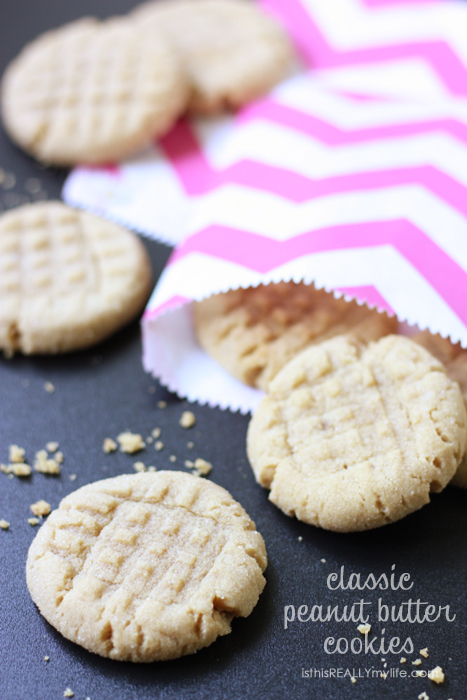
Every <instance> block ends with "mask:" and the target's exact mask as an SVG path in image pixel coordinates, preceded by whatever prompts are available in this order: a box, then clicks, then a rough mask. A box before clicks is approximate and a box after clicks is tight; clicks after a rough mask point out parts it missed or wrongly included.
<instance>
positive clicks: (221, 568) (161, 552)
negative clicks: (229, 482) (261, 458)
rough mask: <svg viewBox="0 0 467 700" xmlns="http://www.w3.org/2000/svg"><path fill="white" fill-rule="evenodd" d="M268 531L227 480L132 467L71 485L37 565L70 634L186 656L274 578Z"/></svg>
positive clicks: (103, 648) (39, 593) (30, 571)
mask: <svg viewBox="0 0 467 700" xmlns="http://www.w3.org/2000/svg"><path fill="white" fill-rule="evenodd" d="M266 563H267V560H266V550H265V547H264V542H263V538H262V537H261V535H260V534H259V533H258V532H256V530H255V525H254V523H253V522H252V521H251V520H250V518H249V517H248V515H247V514H246V513H245V511H244V510H243V508H242V507H241V506H240V505H239V504H238V503H237V502H236V501H234V500H233V498H232V497H231V496H230V494H229V493H228V492H227V491H225V490H224V489H223V488H221V487H220V486H217V485H216V484H213V483H212V482H209V481H206V480H203V479H201V478H199V477H195V476H191V475H190V474H184V473H182V472H156V473H143V474H135V475H131V476H129V475H124V476H119V477H116V478H114V479H106V480H105V481H98V482H96V483H94V484H90V485H88V486H85V487H83V488H81V489H79V490H78V491H75V492H74V493H72V494H70V495H69V496H67V497H66V498H64V499H63V501H62V502H61V503H60V506H59V508H58V510H56V511H54V512H53V513H52V514H51V515H50V516H49V518H48V520H47V522H46V523H45V525H43V526H42V528H41V529H40V531H39V533H38V535H37V536H36V538H35V540H34V541H33V543H32V545H31V548H30V550H29V555H28V561H27V567H26V575H27V583H28V587H29V590H30V593H31V596H32V598H33V600H34V602H35V603H36V604H37V606H38V607H39V610H40V612H41V613H42V614H43V615H44V617H45V618H46V619H47V620H48V621H49V622H50V623H51V624H52V625H53V626H54V627H56V628H57V629H58V630H59V632H61V633H62V634H63V635H64V636H65V637H67V638H68V639H71V640H72V641H74V642H77V643H78V644H81V645H82V646H84V647H85V648H86V649H89V650H90V651H93V652H95V653H97V654H101V655H102V656H108V657H110V658H112V659H119V660H127V661H156V660H166V659H174V658H177V657H179V656H183V655H185V654H191V653H192V652H194V651H197V650H198V649H201V648H203V647H206V646H208V645H209V644H211V643H212V642H213V641H214V640H215V639H216V638H217V637H218V636H220V635H225V634H228V633H229V632H230V631H231V630H230V623H231V621H232V618H233V617H235V616H241V617H246V616H247V615H249V614H250V613H251V611H252V610H253V608H254V606H255V605H256V603H257V601H258V597H259V595H260V593H261V591H262V590H263V587H264V584H265V580H264V577H263V573H262V572H263V571H264V569H265V568H266Z"/></svg>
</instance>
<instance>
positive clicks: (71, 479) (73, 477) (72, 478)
mask: <svg viewBox="0 0 467 700" xmlns="http://www.w3.org/2000/svg"><path fill="white" fill-rule="evenodd" d="M68 478H69V480H70V481H76V474H70V476H69V477H68Z"/></svg>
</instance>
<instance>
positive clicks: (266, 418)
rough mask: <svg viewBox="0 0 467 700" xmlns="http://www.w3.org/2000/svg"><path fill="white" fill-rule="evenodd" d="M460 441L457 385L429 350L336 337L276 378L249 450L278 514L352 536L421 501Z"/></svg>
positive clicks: (453, 465) (444, 472) (461, 446)
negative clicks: (279, 510) (280, 511)
mask: <svg viewBox="0 0 467 700" xmlns="http://www.w3.org/2000/svg"><path fill="white" fill-rule="evenodd" d="M466 441H467V417H466V412H465V406H464V402H463V399H462V396H461V393H460V391H459V387H458V385H457V384H456V383H455V382H453V381H452V380H451V379H449V377H448V376H447V375H446V372H445V371H444V368H443V366H442V365H441V363H440V362H439V361H438V360H436V359H435V358H434V357H433V356H432V355H431V354H430V353H428V352H427V351H426V350H425V349H424V348H422V347H420V346H419V345H417V344H416V343H414V342H412V341H411V340H409V339H407V338H403V337H401V336H387V337H386V338H382V339H381V340H379V341H378V342H375V343H371V344H370V345H369V346H367V347H361V346H359V345H358V344H357V343H356V342H355V341H352V340H350V339H348V338H345V337H341V336H340V337H336V338H333V339H331V340H328V341H325V342H324V343H321V344H319V345H315V346H312V347H310V348H308V349H307V350H305V351H303V352H302V353H301V354H300V355H298V356H297V357H296V358H294V359H293V360H292V361H291V362H289V364H288V365H286V366H285V367H284V368H283V369H282V370H281V372H279V374H278V375H277V376H276V378H275V379H274V380H273V381H272V382H271V383H270V385H269V394H268V395H267V396H266V397H265V398H264V399H263V401H262V402H261V404H260V406H259V407H258V409H257V411H256V413H255V415H254V416H253V418H252V420H251V423H250V426H249V429H248V440H247V448H248V456H249V459H250V462H251V466H252V468H253V471H254V473H255V477H256V480H257V481H258V482H259V483H260V484H261V485H262V486H265V487H266V488H268V489H270V490H271V492H270V495H269V498H270V500H271V501H272V502H273V503H275V504H276V505H277V506H278V507H279V508H280V509H281V510H283V511H284V513H286V514H287V515H291V516H293V515H295V516H296V517H297V518H298V519H299V520H303V521H304V522H307V523H310V524H312V525H317V526H319V527H323V528H326V529H329V530H336V531H340V532H350V531H354V530H367V529H370V528H374V527H379V526H381V525H385V524H386V523H391V522H394V521H395V520H399V519H400V518H403V517H404V516H405V515H408V514H409V513H412V512H413V511H415V510H417V509H418V508H421V507H422V506H423V505H425V504H426V503H428V502H429V500H430V492H433V491H435V492H437V491H441V490H442V489H443V488H444V487H445V486H446V485H447V483H448V482H449V481H450V479H451V478H452V477H453V475H454V473H455V471H456V469H457V466H458V464H459V462H460V460H461V458H462V455H463V453H464V450H465V446H466Z"/></svg>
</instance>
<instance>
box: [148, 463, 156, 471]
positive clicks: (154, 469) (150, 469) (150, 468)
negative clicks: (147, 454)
mask: <svg viewBox="0 0 467 700" xmlns="http://www.w3.org/2000/svg"><path fill="white" fill-rule="evenodd" d="M148 472H157V469H156V467H153V466H152V465H151V466H150V467H148Z"/></svg>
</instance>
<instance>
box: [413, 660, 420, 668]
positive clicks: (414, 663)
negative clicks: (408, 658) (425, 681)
mask: <svg viewBox="0 0 467 700" xmlns="http://www.w3.org/2000/svg"><path fill="white" fill-rule="evenodd" d="M421 663H422V660H421V659H415V661H412V666H420V664H421Z"/></svg>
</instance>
